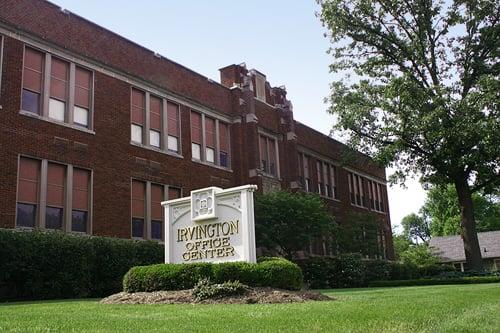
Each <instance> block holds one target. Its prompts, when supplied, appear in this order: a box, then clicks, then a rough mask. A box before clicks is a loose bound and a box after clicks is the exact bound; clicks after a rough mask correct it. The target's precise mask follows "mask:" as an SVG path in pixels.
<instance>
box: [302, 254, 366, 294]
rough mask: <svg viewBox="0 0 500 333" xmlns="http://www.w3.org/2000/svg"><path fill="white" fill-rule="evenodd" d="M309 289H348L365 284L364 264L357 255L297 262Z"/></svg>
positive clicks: (315, 258)
mask: <svg viewBox="0 0 500 333" xmlns="http://www.w3.org/2000/svg"><path fill="white" fill-rule="evenodd" d="M296 263H297V264H298V265H299V266H300V267H301V268H302V271H303V273H304V281H305V282H306V283H307V284H308V286H309V288H312V289H318V288H349V287H361V286H363V285H364V284H365V270H366V268H365V263H364V262H363V260H361V256H360V255H358V254H347V255H341V256H338V257H312V258H308V259H302V260H297V261H296Z"/></svg>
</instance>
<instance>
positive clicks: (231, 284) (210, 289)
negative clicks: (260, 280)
mask: <svg viewBox="0 0 500 333" xmlns="http://www.w3.org/2000/svg"><path fill="white" fill-rule="evenodd" d="M248 289H249V287H248V286H247V285H244V284H243V283H241V282H239V281H227V282H224V283H212V282H211V281H210V279H206V278H205V279H201V280H200V281H198V283H196V284H195V285H194V288H193V296H194V297H195V299H196V300H197V301H203V300H206V299H210V298H222V297H227V296H234V295H243V294H245V293H246V292H247V291H248Z"/></svg>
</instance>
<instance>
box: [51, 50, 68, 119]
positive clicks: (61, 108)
mask: <svg viewBox="0 0 500 333" xmlns="http://www.w3.org/2000/svg"><path fill="white" fill-rule="evenodd" d="M68 76H69V64H68V63H67V62H65V61H62V60H60V59H57V58H55V57H52V62H51V65H50V98H49V118H52V119H54V120H58V121H62V122H64V121H65V120H66V106H67V103H68V83H69V82H68V81H69V77H68Z"/></svg>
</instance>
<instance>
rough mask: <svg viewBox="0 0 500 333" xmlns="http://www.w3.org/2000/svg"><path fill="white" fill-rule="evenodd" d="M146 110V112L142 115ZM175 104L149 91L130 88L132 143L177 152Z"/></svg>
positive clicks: (177, 131)
mask: <svg viewBox="0 0 500 333" xmlns="http://www.w3.org/2000/svg"><path fill="white" fill-rule="evenodd" d="M146 108H148V111H147V112H146ZM179 111H180V109H179V105H177V104H174V103H171V102H169V101H167V100H165V99H164V98H161V97H158V96H154V95H152V94H150V93H149V92H144V91H142V90H139V89H136V88H132V89H131V125H130V126H131V129H130V133H131V135H130V136H131V140H132V142H133V143H136V144H139V145H144V146H148V147H152V148H155V149H160V150H163V151H170V152H174V153H179V150H180V141H179V138H180V136H179V132H180V130H179V118H180V113H179Z"/></svg>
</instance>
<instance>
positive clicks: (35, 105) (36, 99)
mask: <svg viewBox="0 0 500 333" xmlns="http://www.w3.org/2000/svg"><path fill="white" fill-rule="evenodd" d="M21 108H22V109H23V110H24V111H28V112H33V113H36V114H40V94H37V93H34V92H32V91H29V90H26V89H23V100H22V107H21Z"/></svg>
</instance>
